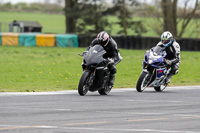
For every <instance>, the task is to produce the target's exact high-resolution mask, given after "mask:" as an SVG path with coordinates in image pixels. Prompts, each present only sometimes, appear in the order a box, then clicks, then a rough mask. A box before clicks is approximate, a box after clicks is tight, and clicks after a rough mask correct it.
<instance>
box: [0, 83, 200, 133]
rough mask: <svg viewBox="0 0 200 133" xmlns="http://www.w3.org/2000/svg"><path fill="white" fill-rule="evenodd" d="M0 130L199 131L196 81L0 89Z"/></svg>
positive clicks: (199, 102) (40, 132) (199, 99)
mask: <svg viewBox="0 0 200 133" xmlns="http://www.w3.org/2000/svg"><path fill="white" fill-rule="evenodd" d="M0 101H1V102H0V132H2V133H11V132H12V133H13V132H15V133H140V132H141V133H200V86H193V87H191V86H187V87H168V88H166V90H165V91H164V92H162V93H157V92H155V91H154V90H153V89H152V88H147V89H146V91H145V92H142V93H138V92H136V89H135V88H129V89H114V90H112V91H111V92H110V94H109V95H108V96H100V95H99V94H98V93H97V92H94V93H91V92H89V93H88V94H87V95H86V96H79V95H78V92H77V91H59V92H41V93H36V92H35V93H0Z"/></svg>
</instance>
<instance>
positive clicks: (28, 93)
mask: <svg viewBox="0 0 200 133" xmlns="http://www.w3.org/2000/svg"><path fill="white" fill-rule="evenodd" d="M192 89H200V86H175V87H167V88H166V91H167V90H192ZM146 90H153V88H152V87H151V88H146ZM126 91H136V88H116V89H112V92H126ZM75 93H78V92H77V90H66V91H49V92H0V96H15V95H16V96H20V95H21V96H23V95H25V96H26V95H63V94H75Z"/></svg>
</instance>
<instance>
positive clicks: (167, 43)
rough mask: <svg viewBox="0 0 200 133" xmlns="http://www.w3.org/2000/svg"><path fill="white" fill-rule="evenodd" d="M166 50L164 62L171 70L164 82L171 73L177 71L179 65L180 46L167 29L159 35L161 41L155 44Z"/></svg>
mask: <svg viewBox="0 0 200 133" xmlns="http://www.w3.org/2000/svg"><path fill="white" fill-rule="evenodd" d="M157 46H160V47H162V48H163V50H164V51H166V53H167V55H166V59H165V63H166V64H167V65H168V66H169V68H170V67H171V71H170V73H169V75H168V77H167V81H166V83H169V82H170V81H171V78H172V76H173V75H176V74H177V73H178V71H179V70H178V68H179V65H180V46H179V44H178V43H177V42H176V40H175V39H174V38H173V36H172V34H171V33H170V32H169V31H165V32H163V33H162V35H161V41H160V42H159V43H158V44H157Z"/></svg>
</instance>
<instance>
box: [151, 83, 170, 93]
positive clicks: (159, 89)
mask: <svg viewBox="0 0 200 133" xmlns="http://www.w3.org/2000/svg"><path fill="white" fill-rule="evenodd" d="M166 87H167V84H165V85H161V86H156V87H154V90H155V91H157V92H162V91H163V90H164V89H165V88H166Z"/></svg>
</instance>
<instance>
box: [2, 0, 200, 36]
mask: <svg viewBox="0 0 200 133" xmlns="http://www.w3.org/2000/svg"><path fill="white" fill-rule="evenodd" d="M45 1H46V2H45V3H30V4H26V3H17V4H14V5H12V4H11V3H5V4H1V3H0V11H15V12H43V13H54V14H63V15H65V18H66V19H65V24H66V30H65V31H66V33H75V34H83V35H95V34H96V33H98V32H100V31H102V30H106V31H108V32H111V31H112V30H115V28H117V29H118V30H117V31H118V34H120V35H128V31H130V30H131V31H133V32H134V33H136V34H137V35H141V34H142V33H145V32H147V27H151V29H152V30H153V31H154V32H155V33H157V34H158V35H160V34H161V33H162V32H163V31H166V30H168V31H170V32H172V34H173V35H174V36H175V37H179V38H181V37H182V36H183V34H184V32H185V31H186V28H187V27H188V25H189V24H190V22H191V20H192V19H196V20H198V19H199V18H200V15H199V14H200V4H199V2H198V0H194V1H195V5H194V6H193V7H189V6H188V2H190V1H192V0H154V1H153V2H154V3H153V4H147V3H141V1H139V0H111V1H110V2H108V1H107V0H64V1H63V0H54V3H50V2H49V0H45ZM179 1H181V2H182V3H183V5H184V6H183V7H178V2H179ZM136 16H137V17H146V18H148V17H151V18H153V20H154V21H152V22H151V20H152V19H148V22H145V21H144V20H135V19H133V18H135V17H136ZM113 19H114V20H113ZM155 20H156V21H155ZM199 26H200V24H199V23H196V29H198V28H199ZM178 27H179V28H178ZM180 27H181V28H180Z"/></svg>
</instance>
